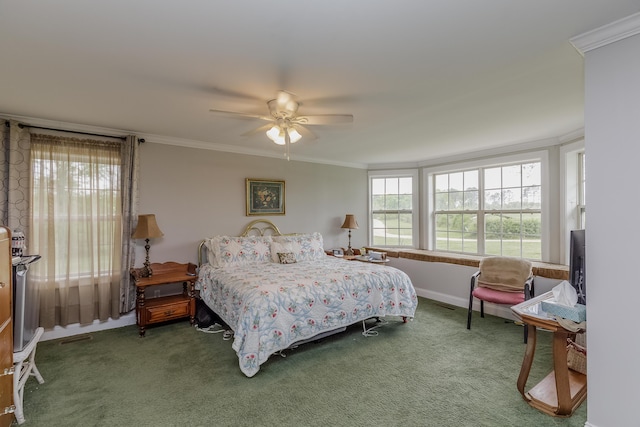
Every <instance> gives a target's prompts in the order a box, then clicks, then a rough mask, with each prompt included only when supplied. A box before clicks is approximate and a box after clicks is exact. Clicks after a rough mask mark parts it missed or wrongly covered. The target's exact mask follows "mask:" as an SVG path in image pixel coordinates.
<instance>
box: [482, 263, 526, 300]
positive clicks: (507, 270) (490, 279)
mask: <svg viewBox="0 0 640 427" xmlns="http://www.w3.org/2000/svg"><path fill="white" fill-rule="evenodd" d="M529 276H531V262H530V261H527V260H525V259H521V258H512V257H487V258H483V259H482V260H481V261H480V277H478V285H479V286H482V287H485V288H491V289H496V290H500V291H503V292H522V291H523V289H524V284H525V282H526V281H527V279H528V278H529Z"/></svg>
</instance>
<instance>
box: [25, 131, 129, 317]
mask: <svg viewBox="0 0 640 427" xmlns="http://www.w3.org/2000/svg"><path fill="white" fill-rule="evenodd" d="M122 150H123V148H122V142H120V141H118V142H106V141H96V140H90V139H74V138H68V137H58V136H50V135H38V134H32V135H31V171H32V174H31V197H32V199H31V205H32V215H31V242H30V244H31V246H32V248H30V252H32V253H36V254H39V255H41V256H42V259H41V260H40V261H39V262H37V263H35V264H34V265H33V267H31V269H30V274H29V275H30V279H31V280H32V281H33V282H34V283H35V284H36V285H37V286H38V288H39V291H40V324H41V325H42V326H44V327H45V328H51V327H53V326H55V325H61V326H66V325H68V324H72V323H80V324H89V323H92V322H93V321H94V320H95V319H99V320H101V321H106V320H107V319H108V318H113V319H117V318H119V316H120V307H121V301H120V299H121V281H122V279H123V271H124V269H123V266H122V262H123V241H127V240H129V235H130V233H129V234H128V235H127V234H124V237H123V231H124V229H125V228H126V227H125V226H124V224H125V223H128V222H129V218H126V217H124V218H123V209H122V208H123V194H122V190H123V188H124V187H125V186H124V185H123V180H127V181H128V177H124V176H123V172H124V168H123V167H122V165H123V161H122Z"/></svg>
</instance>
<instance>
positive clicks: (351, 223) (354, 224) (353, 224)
mask: <svg viewBox="0 0 640 427" xmlns="http://www.w3.org/2000/svg"><path fill="white" fill-rule="evenodd" d="M340 228H348V229H350V230H357V229H358V221H356V217H355V215H352V214H347V216H346V217H345V218H344V224H342V227H340Z"/></svg>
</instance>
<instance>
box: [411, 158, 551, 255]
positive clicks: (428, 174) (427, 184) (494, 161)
mask: <svg viewBox="0 0 640 427" xmlns="http://www.w3.org/2000/svg"><path fill="white" fill-rule="evenodd" d="M530 161H531V162H540V173H541V175H542V176H541V183H542V209H541V214H542V230H541V238H542V247H541V257H542V261H547V262H548V261H549V257H550V253H549V247H550V244H551V242H550V237H551V233H550V226H549V223H550V222H551V221H550V216H549V215H550V206H549V152H548V151H547V150H544V151H532V152H528V153H520V154H510V155H505V156H497V157H491V158H487V159H478V160H472V161H467V162H460V163H452V164H447V165H440V166H434V167H428V168H424V169H423V170H422V176H423V188H424V191H423V192H424V197H423V211H424V212H426V216H425V221H424V224H425V227H424V229H423V233H422V239H423V240H422V241H423V242H424V245H425V249H428V250H435V247H434V241H433V239H432V238H431V236H433V235H434V230H433V226H434V224H433V221H432V220H431V219H432V218H433V215H434V211H435V198H434V194H433V176H434V175H435V174H438V173H443V172H447V173H451V172H459V171H464V170H469V169H474V168H479V167H482V168H488V167H492V166H501V165H504V164H508V163H526V162H530Z"/></svg>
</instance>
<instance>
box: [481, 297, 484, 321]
mask: <svg viewBox="0 0 640 427" xmlns="http://www.w3.org/2000/svg"><path fill="white" fill-rule="evenodd" d="M480 317H482V318H484V301H483V300H480Z"/></svg>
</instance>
